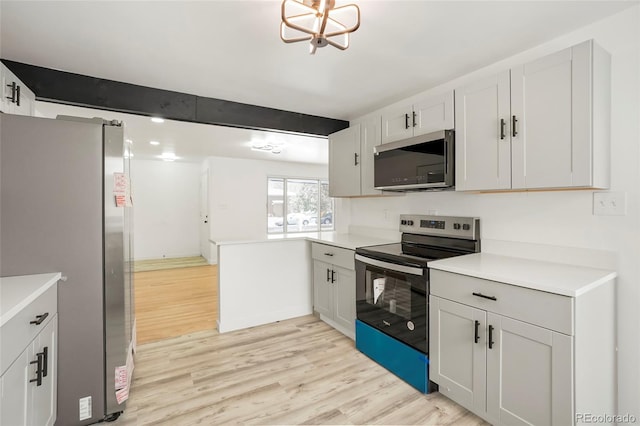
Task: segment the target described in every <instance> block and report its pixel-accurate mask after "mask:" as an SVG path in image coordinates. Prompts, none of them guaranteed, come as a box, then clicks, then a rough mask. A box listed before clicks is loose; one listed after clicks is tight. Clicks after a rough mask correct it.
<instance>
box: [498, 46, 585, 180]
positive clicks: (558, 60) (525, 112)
mask: <svg viewBox="0 0 640 426" xmlns="http://www.w3.org/2000/svg"><path fill="white" fill-rule="evenodd" d="M572 99H573V93H572V54H571V49H565V50H562V51H560V52H557V53H555V54H553V55H549V56H546V57H544V58H542V59H539V60H537V61H534V62H530V63H528V64H525V65H521V66H519V67H515V68H513V69H512V70H511V118H510V120H511V124H512V128H511V136H512V150H513V170H512V174H513V188H554V187H569V186H571V184H572V121H573V119H572V115H573V114H574V111H573V106H574V105H573V102H572ZM585 103H586V102H585ZM580 107H584V106H580ZM514 120H517V121H516V122H515V126H514Z"/></svg>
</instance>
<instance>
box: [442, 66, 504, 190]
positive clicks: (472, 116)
mask: <svg viewBox="0 0 640 426" xmlns="http://www.w3.org/2000/svg"><path fill="white" fill-rule="evenodd" d="M509 90H510V89H509V71H505V72H502V73H500V74H497V75H495V76H491V77H489V78H485V79H483V80H480V81H477V82H475V83H473V84H470V85H468V86H465V87H462V88H460V89H456V123H457V126H456V142H455V147H456V190H467V191H470V190H480V189H508V188H511V140H510V138H509V136H508V133H507V132H508V128H507V119H508V117H509V111H510V110H509V103H510V100H509Z"/></svg>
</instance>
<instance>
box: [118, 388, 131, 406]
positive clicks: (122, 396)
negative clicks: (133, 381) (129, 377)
mask: <svg viewBox="0 0 640 426" xmlns="http://www.w3.org/2000/svg"><path fill="white" fill-rule="evenodd" d="M127 399H129V388H128V387H127V388H122V389H120V390H119V391H116V401H118V404H122V403H123V402H125V401H126V400H127Z"/></svg>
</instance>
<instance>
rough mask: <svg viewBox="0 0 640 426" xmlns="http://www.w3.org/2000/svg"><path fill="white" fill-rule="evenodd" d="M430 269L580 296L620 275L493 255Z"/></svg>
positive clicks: (438, 264)
mask: <svg viewBox="0 0 640 426" xmlns="http://www.w3.org/2000/svg"><path fill="white" fill-rule="evenodd" d="M428 266H429V268H432V269H438V270H440V271H446V272H454V273H457V274H462V275H468V276H472V277H476V278H482V279H486V280H491V281H498V282H502V283H507V284H512V285H516V286H519V287H526V288H530V289H534V290H540V291H546V292H549V293H554V294H560V295H563V296H570V297H577V296H579V295H581V294H584V293H586V292H588V291H589V290H591V289H593V288H595V287H598V286H599V285H601V284H604V283H606V282H608V281H610V280H612V279H613V278H615V277H616V276H617V273H616V272H614V271H608V270H604V269H594V268H587V267H583V266H574V265H567V264H562V263H552V262H543V261H539V260H529V259H523V258H517V257H509V256H501V255H496V254H490V253H476V254H468V255H465V256H457V257H451V258H448V259H442V260H435V261H433V262H429V264H428Z"/></svg>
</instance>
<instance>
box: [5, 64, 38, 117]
mask: <svg viewBox="0 0 640 426" xmlns="http://www.w3.org/2000/svg"><path fill="white" fill-rule="evenodd" d="M0 83H2V86H1V90H0V93H1V94H2V99H1V100H0V111H2V112H4V113H8V114H20V115H33V114H34V108H35V100H36V96H35V94H34V93H33V92H32V91H31V90H29V88H28V87H27V86H25V85H24V83H22V82H21V81H20V80H18V78H17V77H16V76H15V75H14V74H13V73H12V72H11V71H10V70H9V69H8V68H7V67H6V66H5V65H4V64H3V63H1V62H0Z"/></svg>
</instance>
